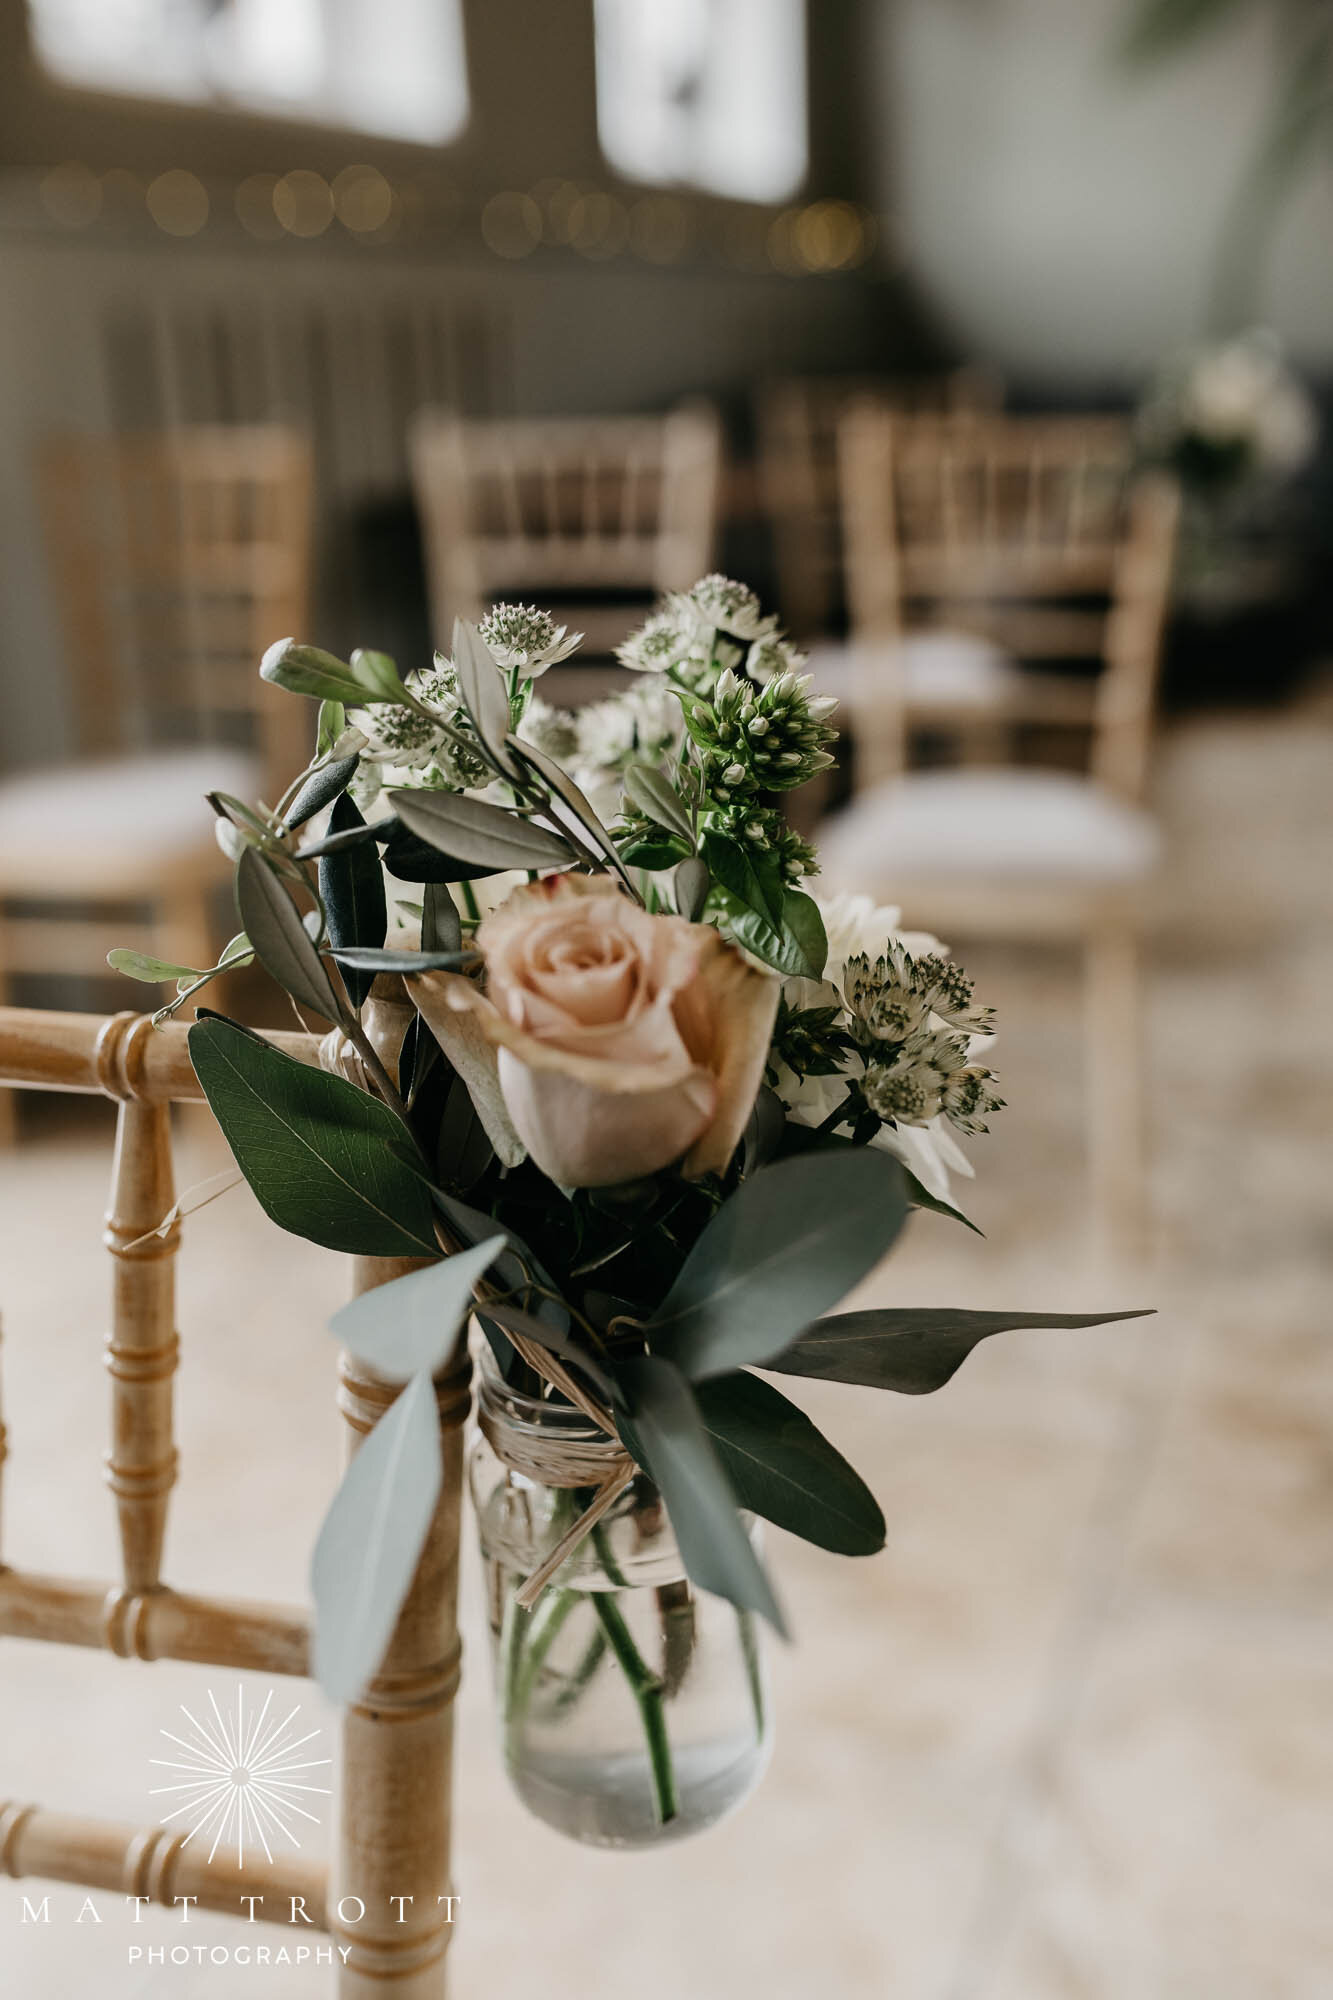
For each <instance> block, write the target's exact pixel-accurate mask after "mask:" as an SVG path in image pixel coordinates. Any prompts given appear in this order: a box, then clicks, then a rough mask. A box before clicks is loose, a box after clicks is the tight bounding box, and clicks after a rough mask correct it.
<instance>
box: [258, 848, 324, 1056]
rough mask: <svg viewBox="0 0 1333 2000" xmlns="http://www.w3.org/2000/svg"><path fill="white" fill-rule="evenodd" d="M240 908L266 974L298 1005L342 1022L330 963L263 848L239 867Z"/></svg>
mask: <svg viewBox="0 0 1333 2000" xmlns="http://www.w3.org/2000/svg"><path fill="white" fill-rule="evenodd" d="M236 907H237V909H238V910H239V911H240V916H241V922H242V924H243V925H244V926H245V932H246V936H247V937H248V938H249V940H250V942H251V944H252V945H253V946H254V949H255V957H256V958H257V959H258V960H259V963H260V964H261V965H262V966H263V968H264V970H265V971H266V972H268V973H271V974H272V976H273V978H274V979H276V980H277V982H278V984H279V986H281V987H284V988H285V989H286V991H287V992H288V993H290V994H291V996H292V998H293V1000H297V1001H300V1003H301V1004H302V1006H305V1007H311V1008H313V1009H314V1011H315V1013H316V1014H322V1015H323V1016H324V1018H325V1020H327V1021H340V1020H341V1019H342V1018H343V1010H342V1008H341V1006H340V1005H339V1003H338V1000H337V997H336V995H335V994H334V991H333V988H332V986H331V985H330V983H329V975H328V973H327V972H326V971H325V970H324V961H323V959H322V958H321V957H320V955H319V952H318V951H317V950H316V948H315V946H314V944H313V943H312V941H311V938H310V934H309V932H308V931H307V930H306V928H305V925H304V924H303V923H302V921H301V916H300V912H299V911H298V910H297V907H296V905H295V903H294V902H293V901H292V899H291V897H290V896H289V895H288V893H287V891H286V889H285V888H284V886H283V884H282V883H281V882H280V881H279V879H278V877H277V875H276V874H275V873H274V871H273V869H272V868H271V867H270V866H269V864H268V862H267V861H266V860H265V859H264V857H263V855H262V854H261V853H260V851H259V849H258V848H257V847H247V848H244V849H243V850H242V853H241V858H240V860H239V861H238V862H237V864H236Z"/></svg>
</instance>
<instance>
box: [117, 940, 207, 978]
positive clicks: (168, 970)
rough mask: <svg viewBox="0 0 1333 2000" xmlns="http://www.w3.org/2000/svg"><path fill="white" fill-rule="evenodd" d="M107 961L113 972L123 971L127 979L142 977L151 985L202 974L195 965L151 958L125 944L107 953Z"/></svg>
mask: <svg viewBox="0 0 1333 2000" xmlns="http://www.w3.org/2000/svg"><path fill="white" fill-rule="evenodd" d="M106 962H107V964H108V965H109V966H110V967H111V970H112V971H113V972H123V973H124V974H125V977H126V978H127V979H142V980H144V981H145V982H146V983H147V984H148V985H149V986H160V985H162V984H163V983H164V982H165V981H166V980H168V979H186V980H194V979H198V978H199V977H200V976H201V971H200V968H199V967H198V966H195V965H168V963H167V961H166V960H165V959H164V958H149V957H148V956H147V955H146V953H144V952H142V951H129V950H127V949H126V948H125V946H124V945H117V947H116V949H115V950H114V951H109V952H108V953H107V955H106Z"/></svg>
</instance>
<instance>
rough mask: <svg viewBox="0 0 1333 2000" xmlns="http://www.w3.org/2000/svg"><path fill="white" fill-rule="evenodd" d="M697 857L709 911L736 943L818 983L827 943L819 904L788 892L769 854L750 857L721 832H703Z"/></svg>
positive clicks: (767, 962) (777, 968) (775, 966)
mask: <svg viewBox="0 0 1333 2000" xmlns="http://www.w3.org/2000/svg"><path fill="white" fill-rule="evenodd" d="M703 858H704V860H705V861H706V862H707V864H708V868H709V872H710V874H711V875H712V877H713V881H714V884H715V885H716V886H715V887H714V889H713V892H712V895H711V896H710V897H709V901H708V907H709V910H710V912H712V913H713V914H714V915H716V916H717V917H719V918H720V919H721V928H722V929H723V930H724V931H726V933H727V935H728V936H729V937H733V938H734V939H735V940H736V942H737V944H741V945H744V947H745V949H746V950H747V951H748V952H752V953H753V955H754V956H755V957H756V958H758V959H762V960H763V962H764V964H765V965H771V966H772V967H773V969H774V970H775V971H776V972H781V973H785V974H786V975H787V976H788V977H789V978H795V979H822V978H823V976H824V966H825V964H826V962H827V960H828V939H827V937H826V936H825V934H824V920H823V918H822V917H821V916H820V914H819V905H818V904H817V903H816V902H815V900H814V898H813V897H812V896H807V895H805V894H804V892H803V891H801V890H799V889H788V888H786V887H785V886H784V884H783V881H782V873H781V869H780V868H779V866H778V862H777V859H776V857H775V856H774V855H772V854H760V855H750V854H747V853H746V851H745V850H744V849H743V848H742V847H741V846H740V845H739V843H738V842H736V841H734V840H731V839H729V838H728V837H727V835H725V834H721V833H706V834H705V835H704V838H703Z"/></svg>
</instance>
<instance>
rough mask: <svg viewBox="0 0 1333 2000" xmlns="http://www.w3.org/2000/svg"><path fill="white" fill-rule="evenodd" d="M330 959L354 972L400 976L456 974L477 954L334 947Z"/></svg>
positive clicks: (470, 962)
mask: <svg viewBox="0 0 1333 2000" xmlns="http://www.w3.org/2000/svg"><path fill="white" fill-rule="evenodd" d="M330 956H331V957H333V958H336V959H337V961H338V963H339V965H341V966H345V967H346V966H350V967H351V968H352V969H353V970H354V971H356V972H363V973H370V974H372V975H373V974H375V973H377V972H401V973H402V974H403V975H404V976H406V975H407V974H408V973H412V972H458V971H461V970H462V969H463V968H464V967H466V966H469V965H475V964H476V963H477V960H478V958H479V956H480V954H479V953H478V952H475V951H471V950H467V951H395V950H394V949H393V948H392V947H391V946H387V945H386V946H383V947H380V948H375V947H372V946H369V945H335V946H334V948H333V950H332V952H331V954H330Z"/></svg>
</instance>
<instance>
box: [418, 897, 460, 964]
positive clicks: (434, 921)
mask: <svg viewBox="0 0 1333 2000" xmlns="http://www.w3.org/2000/svg"><path fill="white" fill-rule="evenodd" d="M421 949H422V950H423V951H461V950H462V949H463V922H462V918H461V917H460V916H459V913H458V905H457V903H456V902H455V901H454V899H453V897H452V896H451V895H450V894H449V889H448V885H447V884H446V883H444V882H427V883H426V884H425V894H424V895H423V896H422V899H421Z"/></svg>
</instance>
